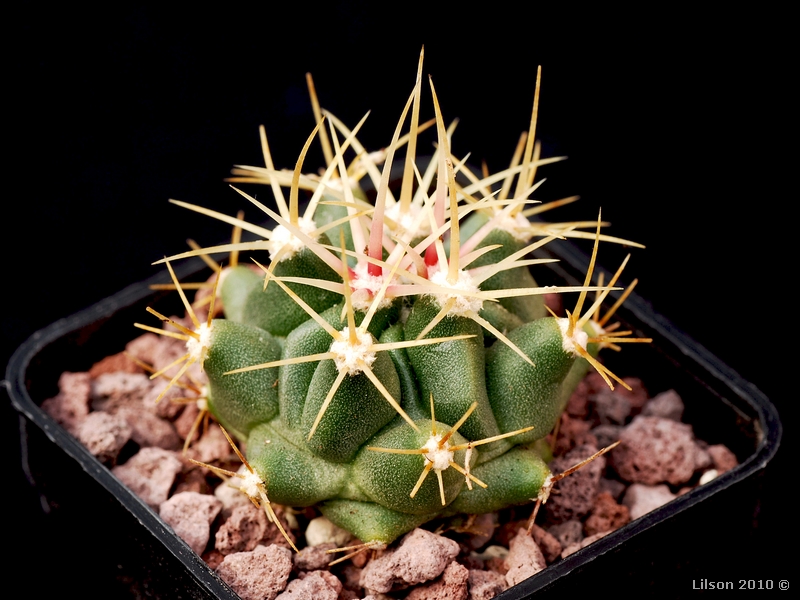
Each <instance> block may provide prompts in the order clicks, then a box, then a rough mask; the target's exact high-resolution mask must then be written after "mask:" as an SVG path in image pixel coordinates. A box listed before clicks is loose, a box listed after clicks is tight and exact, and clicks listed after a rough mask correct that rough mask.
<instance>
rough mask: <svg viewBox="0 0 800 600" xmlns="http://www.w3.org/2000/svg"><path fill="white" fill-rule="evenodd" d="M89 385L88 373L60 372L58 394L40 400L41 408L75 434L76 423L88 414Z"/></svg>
mask: <svg viewBox="0 0 800 600" xmlns="http://www.w3.org/2000/svg"><path fill="white" fill-rule="evenodd" d="M91 387H92V383H91V379H90V377H89V374H88V373H69V372H65V373H62V374H61V376H60V377H59V378H58V394H56V395H55V396H54V397H52V398H49V399H47V400H45V401H44V402H42V410H44V411H45V412H46V413H47V414H48V415H50V416H51V417H53V419H55V420H56V422H58V424H59V425H61V426H62V427H64V429H66V430H67V431H69V432H70V433H71V434H72V435H75V431H76V428H77V426H78V423H80V422H81V421H82V420H83V419H84V418H86V415H88V414H89V404H90V398H91Z"/></svg>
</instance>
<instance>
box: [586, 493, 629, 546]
mask: <svg viewBox="0 0 800 600" xmlns="http://www.w3.org/2000/svg"><path fill="white" fill-rule="evenodd" d="M630 520H631V516H630V513H629V512H628V507H627V506H624V505H621V504H617V502H616V501H615V500H614V498H613V496H612V495H611V494H609V493H608V492H601V493H599V494H597V496H596V497H595V499H594V508H592V514H591V515H589V518H588V519H586V523H584V525H583V528H584V531H585V532H586V535H587V536H592V535H594V534H595V533H600V532H603V531H614V530H615V529H619V528H620V527H622V526H623V525H626V524H627V523H628V522H630Z"/></svg>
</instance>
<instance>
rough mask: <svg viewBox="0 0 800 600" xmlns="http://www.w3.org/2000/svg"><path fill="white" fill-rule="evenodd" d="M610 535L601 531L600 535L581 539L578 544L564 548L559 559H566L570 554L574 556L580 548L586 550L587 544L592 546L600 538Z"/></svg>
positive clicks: (596, 534)
mask: <svg viewBox="0 0 800 600" xmlns="http://www.w3.org/2000/svg"><path fill="white" fill-rule="evenodd" d="M609 533H611V532H610V531H603V532H600V533H595V534H594V535H590V536H589V537H586V538H583V540H581V541H580V542H578V543H576V544H572V545H570V546H567V547H566V548H564V551H563V552H562V553H561V558H567V557H568V556H569V555H570V554H575V553H576V552H577V551H578V550H580V549H581V548H586V546H588V545H589V544H593V543H594V542H596V541H597V540H599V539H600V538H602V537H604V536H606V535H607V534H609Z"/></svg>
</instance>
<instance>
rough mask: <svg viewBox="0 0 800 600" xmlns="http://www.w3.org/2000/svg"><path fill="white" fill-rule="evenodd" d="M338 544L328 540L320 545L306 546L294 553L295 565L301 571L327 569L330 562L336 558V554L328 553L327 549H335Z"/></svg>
mask: <svg viewBox="0 0 800 600" xmlns="http://www.w3.org/2000/svg"><path fill="white" fill-rule="evenodd" d="M334 548H336V544H334V543H333V542H328V543H326V544H320V545H319V546H306V547H305V548H303V549H301V550H300V552H297V553H296V554H293V555H292V560H294V567H295V569H297V570H299V571H317V570H319V569H327V568H328V563H330V562H331V561H332V560H334V558H335V556H333V555H332V554H328V553H327V552H326V551H327V550H333V549H334Z"/></svg>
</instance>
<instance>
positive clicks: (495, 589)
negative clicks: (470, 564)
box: [467, 569, 507, 600]
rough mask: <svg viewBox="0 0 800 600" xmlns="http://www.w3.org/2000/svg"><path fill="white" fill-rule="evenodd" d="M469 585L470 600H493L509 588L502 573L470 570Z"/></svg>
mask: <svg viewBox="0 0 800 600" xmlns="http://www.w3.org/2000/svg"><path fill="white" fill-rule="evenodd" d="M467 585H468V586H469V600H491V599H492V598H494V597H495V596H497V594H499V593H500V592H503V591H505V589H506V587H507V585H506V578H505V577H504V576H502V575H500V573H496V572H495V571H482V570H478V569H470V571H469V579H467Z"/></svg>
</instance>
